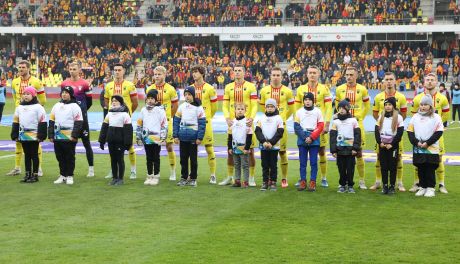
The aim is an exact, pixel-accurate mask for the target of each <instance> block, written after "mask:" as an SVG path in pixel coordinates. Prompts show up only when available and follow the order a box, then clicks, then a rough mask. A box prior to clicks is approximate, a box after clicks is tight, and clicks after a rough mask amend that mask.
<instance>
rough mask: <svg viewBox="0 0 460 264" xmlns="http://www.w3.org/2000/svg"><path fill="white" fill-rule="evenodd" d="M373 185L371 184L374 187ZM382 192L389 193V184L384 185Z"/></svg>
mask: <svg viewBox="0 0 460 264" xmlns="http://www.w3.org/2000/svg"><path fill="white" fill-rule="evenodd" d="M375 185H377V184H375ZM373 186H374V185H373ZM373 186H371V187H373ZM373 190H375V189H373ZM382 194H388V185H387V184H384V185H383V188H382Z"/></svg>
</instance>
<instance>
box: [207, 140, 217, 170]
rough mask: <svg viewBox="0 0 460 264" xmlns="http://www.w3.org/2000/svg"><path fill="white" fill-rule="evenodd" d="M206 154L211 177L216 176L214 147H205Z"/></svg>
mask: <svg viewBox="0 0 460 264" xmlns="http://www.w3.org/2000/svg"><path fill="white" fill-rule="evenodd" d="M206 153H208V165H209V170H210V171H211V175H214V176H215V175H216V154H215V153H214V146H212V145H207V146H206Z"/></svg>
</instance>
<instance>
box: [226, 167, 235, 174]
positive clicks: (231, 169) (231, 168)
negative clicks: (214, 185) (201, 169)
mask: <svg viewBox="0 0 460 264" xmlns="http://www.w3.org/2000/svg"><path fill="white" fill-rule="evenodd" d="M233 173H235V166H233V165H228V164H227V176H228V177H233Z"/></svg>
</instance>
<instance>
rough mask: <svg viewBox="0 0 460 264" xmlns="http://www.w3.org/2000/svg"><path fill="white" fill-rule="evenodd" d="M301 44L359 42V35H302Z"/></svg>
mask: <svg viewBox="0 0 460 264" xmlns="http://www.w3.org/2000/svg"><path fill="white" fill-rule="evenodd" d="M302 41H303V42H361V34H359V33H339V34H302Z"/></svg>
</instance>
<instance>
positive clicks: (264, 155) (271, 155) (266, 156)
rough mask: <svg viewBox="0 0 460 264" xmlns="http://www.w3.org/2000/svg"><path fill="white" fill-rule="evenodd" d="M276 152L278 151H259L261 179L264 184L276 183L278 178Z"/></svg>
mask: <svg viewBox="0 0 460 264" xmlns="http://www.w3.org/2000/svg"><path fill="white" fill-rule="evenodd" d="M278 152H279V150H261V151H260V155H261V159H262V177H263V181H264V182H268V180H270V181H272V182H276V179H277V178H278Z"/></svg>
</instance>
